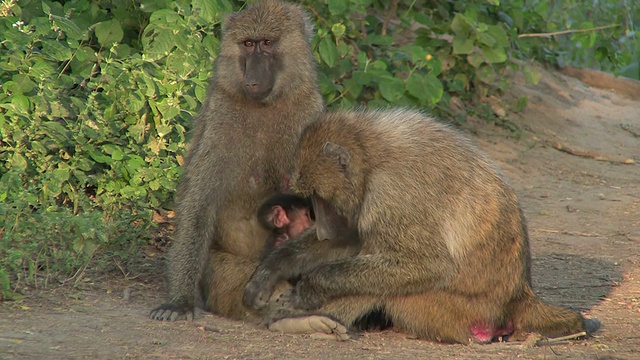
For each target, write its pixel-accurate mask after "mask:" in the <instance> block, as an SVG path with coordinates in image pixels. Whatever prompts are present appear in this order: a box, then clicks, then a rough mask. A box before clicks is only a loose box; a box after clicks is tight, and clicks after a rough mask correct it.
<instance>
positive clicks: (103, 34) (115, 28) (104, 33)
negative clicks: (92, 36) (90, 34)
mask: <svg viewBox="0 0 640 360" xmlns="http://www.w3.org/2000/svg"><path fill="white" fill-rule="evenodd" d="M95 32H96V37H97V38H98V42H99V43H100V45H102V46H103V47H106V48H110V47H111V46H112V45H113V43H118V42H120V40H122V36H123V35H124V33H123V32H122V27H121V26H120V22H118V20H116V19H111V20H108V21H103V22H101V23H98V25H96V28H95Z"/></svg>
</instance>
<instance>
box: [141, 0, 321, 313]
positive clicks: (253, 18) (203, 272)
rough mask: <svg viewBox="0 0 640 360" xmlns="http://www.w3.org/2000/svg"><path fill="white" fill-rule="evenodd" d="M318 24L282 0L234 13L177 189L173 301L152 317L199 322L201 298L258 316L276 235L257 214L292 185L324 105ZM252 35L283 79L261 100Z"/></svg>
mask: <svg viewBox="0 0 640 360" xmlns="http://www.w3.org/2000/svg"><path fill="white" fill-rule="evenodd" d="M312 24H313V23H312V21H311V19H310V18H309V17H308V16H307V14H306V13H305V11H304V10H303V8H302V7H301V6H299V5H294V4H290V3H286V2H282V1H276V0H264V1H260V2H256V3H254V4H252V5H249V6H248V7H247V8H246V9H245V10H243V11H240V12H238V13H234V14H231V15H229V16H228V17H227V19H226V21H225V23H224V26H223V31H222V41H221V44H220V53H219V55H218V57H217V58H216V60H215V62H214V71H213V77H212V79H211V81H210V86H209V88H208V94H207V99H206V101H205V102H204V104H203V106H202V109H201V110H200V112H199V114H198V115H197V117H196V118H195V129H194V135H193V138H192V140H191V148H190V149H189V152H188V155H187V157H186V159H185V164H184V175H183V178H182V180H181V183H180V185H179V188H178V193H177V208H176V214H177V223H176V230H175V233H174V240H173V245H172V248H171V249H170V253H169V268H168V277H169V292H170V300H169V302H168V303H166V304H163V305H162V306H160V307H158V308H157V309H154V310H152V312H151V314H150V316H151V317H152V318H154V319H158V320H177V319H183V318H192V316H193V311H194V307H195V306H196V305H197V303H198V298H200V296H202V300H203V302H204V308H205V309H206V310H209V311H211V312H214V313H216V314H219V315H222V316H225V317H229V318H236V319H249V318H253V317H254V316H255V315H254V313H253V312H252V311H250V309H247V308H245V307H244V306H243V303H242V294H243V289H244V286H245V284H246V282H247V280H248V279H249V277H250V276H251V274H252V273H253V272H254V270H255V269H256V267H257V265H258V262H259V259H260V256H261V252H262V249H263V248H264V245H265V241H266V239H267V237H268V235H269V234H268V232H267V230H265V229H264V228H263V227H261V226H260V224H259V222H258V220H257V218H256V210H257V209H258V206H259V205H260V204H261V202H262V201H263V200H264V199H265V198H267V197H268V196H270V195H271V194H273V193H274V192H277V191H281V190H283V189H286V188H287V187H288V180H287V177H286V174H288V173H289V172H290V170H291V166H292V163H293V152H294V148H295V144H296V141H297V139H298V137H299V135H300V133H301V131H302V129H303V128H304V126H305V125H306V124H307V123H308V122H310V121H311V120H313V119H314V118H316V116H317V115H318V114H320V113H321V112H322V111H323V109H324V105H323V100H322V97H321V94H320V92H319V90H318V87H317V78H316V65H315V60H314V58H313V56H312V53H311V49H310V41H311V38H312V36H313V33H314V32H313V25H312ZM248 40H251V41H252V43H255V44H256V49H257V51H258V52H260V51H261V50H260V48H258V45H264V46H266V45H269V48H268V52H265V55H262V53H261V54H259V55H260V56H263V57H262V58H261V59H264V56H269V58H268V61H267V62H265V64H267V65H265V66H270V67H269V70H270V72H266V71H265V72H264V74H262V75H264V76H266V77H267V78H269V79H273V78H274V77H275V81H274V83H273V87H272V88H271V89H270V92H268V95H267V96H265V97H262V98H260V99H252V98H251V97H250V96H249V95H247V90H246V87H248V83H247V81H248V80H247V79H246V76H247V75H246V74H247V71H249V70H251V71H254V74H259V75H260V73H259V71H256V70H254V69H249V60H248V58H249V57H248V56H246V55H245V54H246V49H244V48H243V46H245V47H246V45H247V41H248ZM265 40H268V43H266V42H265V43H264V44H263V43H262V41H265ZM243 51H244V52H243ZM245 56H246V57H245ZM258 61H261V60H260V59H258ZM267 90H269V89H267Z"/></svg>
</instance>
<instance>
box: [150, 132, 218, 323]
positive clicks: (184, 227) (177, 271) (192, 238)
mask: <svg viewBox="0 0 640 360" xmlns="http://www.w3.org/2000/svg"><path fill="white" fill-rule="evenodd" d="M199 145H200V144H195V148H194V154H193V155H192V156H191V158H190V161H189V163H188V166H187V168H186V169H185V174H184V177H183V181H182V183H181V184H180V188H179V189H178V203H177V209H176V212H177V214H178V218H177V221H176V231H175V233H174V241H173V244H172V247H171V249H170V250H169V254H168V258H169V269H168V275H169V276H168V277H169V294H170V298H169V302H168V303H166V304H163V305H162V306H161V307H159V308H157V309H154V310H152V312H151V317H152V318H156V319H160V320H163V319H161V318H164V320H166V319H181V318H184V317H185V315H188V313H189V312H191V313H193V310H194V308H195V304H196V291H197V284H198V282H199V281H200V277H201V276H202V271H203V269H204V267H205V264H206V262H207V259H208V256H209V249H210V248H211V241H212V239H213V238H214V237H215V236H216V231H217V226H216V224H217V223H218V217H219V211H218V209H219V208H220V204H221V202H222V201H223V200H224V194H225V192H226V191H227V189H226V188H224V187H223V186H220V184H215V180H213V182H214V183H213V184H211V182H212V179H219V178H220V176H219V175H220V173H221V169H222V167H223V166H221V165H222V164H221V163H220V160H219V159H218V158H216V160H213V161H209V162H208V163H206V165H207V166H201V165H202V163H203V162H202V160H201V159H202V158H203V154H201V151H200V150H202V149H200V148H199ZM198 166H201V167H200V168H199V169H198V170H199V173H198V174H197V176H194V175H193V171H194V169H195V168H198ZM202 189H206V193H202ZM159 310H164V315H163V316H161V312H160V311H159ZM174 313H175V314H174ZM188 317H189V316H187V318H188Z"/></svg>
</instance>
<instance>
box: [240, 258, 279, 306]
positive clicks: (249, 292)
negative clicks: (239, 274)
mask: <svg viewBox="0 0 640 360" xmlns="http://www.w3.org/2000/svg"><path fill="white" fill-rule="evenodd" d="M276 282H277V278H276V277H275V276H273V274H272V273H270V272H269V271H266V270H263V269H260V268H258V271H256V273H255V274H254V275H253V277H252V278H251V280H249V282H248V283H247V285H246V286H245V288H244V297H243V303H244V305H245V306H246V307H249V308H253V309H255V310H260V309H263V308H264V307H265V306H267V303H268V302H269V298H270V297H271V294H272V293H273V290H274V289H275V285H276Z"/></svg>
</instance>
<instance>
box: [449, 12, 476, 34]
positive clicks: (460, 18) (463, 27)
mask: <svg viewBox="0 0 640 360" xmlns="http://www.w3.org/2000/svg"><path fill="white" fill-rule="evenodd" d="M471 28H472V27H471V22H470V21H469V19H467V18H466V17H465V16H464V15H462V14H460V13H457V14H456V15H455V16H454V17H453V21H452V22H451V30H452V31H453V32H454V33H455V34H456V36H460V37H463V38H466V37H469V33H470V32H471Z"/></svg>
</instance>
